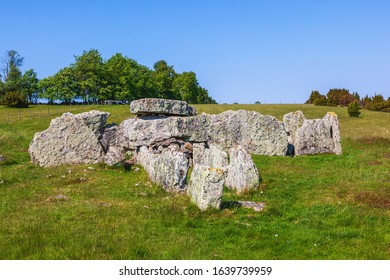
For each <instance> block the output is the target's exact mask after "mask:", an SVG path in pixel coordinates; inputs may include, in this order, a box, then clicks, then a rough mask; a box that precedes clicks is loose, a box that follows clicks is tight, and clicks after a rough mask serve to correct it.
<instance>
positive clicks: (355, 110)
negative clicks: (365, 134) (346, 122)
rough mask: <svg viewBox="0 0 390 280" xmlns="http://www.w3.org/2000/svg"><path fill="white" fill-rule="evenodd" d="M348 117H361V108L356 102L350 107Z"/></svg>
mask: <svg viewBox="0 0 390 280" xmlns="http://www.w3.org/2000/svg"><path fill="white" fill-rule="evenodd" d="M348 115H349V116H350V117H359V115H360V106H359V104H358V102H357V101H356V100H355V101H354V102H351V103H350V104H349V105H348Z"/></svg>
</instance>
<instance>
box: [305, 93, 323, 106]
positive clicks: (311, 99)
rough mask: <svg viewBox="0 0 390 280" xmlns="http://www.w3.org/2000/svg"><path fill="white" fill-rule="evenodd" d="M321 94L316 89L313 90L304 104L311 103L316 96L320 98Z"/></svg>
mask: <svg viewBox="0 0 390 280" xmlns="http://www.w3.org/2000/svg"><path fill="white" fill-rule="evenodd" d="M321 96H322V95H321V93H320V92H319V91H318V90H313V91H312V92H311V93H310V97H309V99H308V100H307V101H306V102H305V104H313V103H314V101H315V100H316V99H317V98H320V97H321Z"/></svg>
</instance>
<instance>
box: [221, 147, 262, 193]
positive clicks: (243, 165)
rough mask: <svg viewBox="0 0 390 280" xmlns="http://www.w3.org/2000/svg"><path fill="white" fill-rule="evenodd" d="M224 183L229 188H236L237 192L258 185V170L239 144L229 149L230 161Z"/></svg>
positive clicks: (254, 187)
mask: <svg viewBox="0 0 390 280" xmlns="http://www.w3.org/2000/svg"><path fill="white" fill-rule="evenodd" d="M225 184H226V186H227V187H228V188H229V189H233V190H236V191H237V193H240V192H243V191H247V190H252V189H256V188H258V187H259V171H258V170H257V167H256V165H255V164H254V163H253V161H252V158H251V155H250V154H249V153H247V152H246V151H245V149H243V147H241V146H236V147H234V148H232V149H231V151H230V163H229V167H228V175H227V177H226V181H225Z"/></svg>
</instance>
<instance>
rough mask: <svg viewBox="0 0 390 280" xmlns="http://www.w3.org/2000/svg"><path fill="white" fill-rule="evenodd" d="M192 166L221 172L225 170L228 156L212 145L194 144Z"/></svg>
mask: <svg viewBox="0 0 390 280" xmlns="http://www.w3.org/2000/svg"><path fill="white" fill-rule="evenodd" d="M192 152H193V154H192V155H193V164H194V165H196V164H199V165H204V166H210V167H213V168H218V169H221V170H224V171H225V170H227V167H228V165H229V162H228V154H227V153H226V152H225V151H223V150H222V149H220V148H219V147H218V146H216V145H214V144H209V145H208V146H207V144H206V143H194V145H193V151H192Z"/></svg>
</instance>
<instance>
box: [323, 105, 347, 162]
mask: <svg viewBox="0 0 390 280" xmlns="http://www.w3.org/2000/svg"><path fill="white" fill-rule="evenodd" d="M322 120H323V121H324V123H325V126H326V127H327V128H328V130H329V133H330V137H331V138H332V140H333V145H334V146H333V152H334V153H335V154H336V155H341V154H342V153H343V151H342V148H341V137H340V123H339V119H338V117H337V114H336V113H334V112H328V113H327V114H326V115H325V116H324V117H323V118H322Z"/></svg>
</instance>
